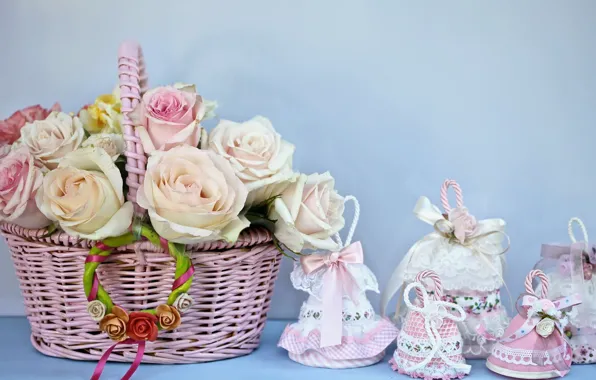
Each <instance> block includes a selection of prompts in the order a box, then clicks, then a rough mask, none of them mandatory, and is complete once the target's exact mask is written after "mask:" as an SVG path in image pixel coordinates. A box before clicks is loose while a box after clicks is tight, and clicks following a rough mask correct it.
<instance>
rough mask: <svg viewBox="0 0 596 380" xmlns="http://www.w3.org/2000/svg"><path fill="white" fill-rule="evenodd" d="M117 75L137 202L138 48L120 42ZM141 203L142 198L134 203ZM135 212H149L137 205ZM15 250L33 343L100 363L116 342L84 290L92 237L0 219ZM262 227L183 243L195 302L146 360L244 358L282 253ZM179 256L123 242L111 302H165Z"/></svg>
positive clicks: (104, 275)
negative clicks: (230, 237) (231, 237)
mask: <svg viewBox="0 0 596 380" xmlns="http://www.w3.org/2000/svg"><path fill="white" fill-rule="evenodd" d="M118 63H119V78H120V92H121V98H122V111H123V113H124V115H125V117H124V122H123V126H124V137H125V140H126V142H127V150H126V152H125V155H126V157H127V164H126V169H127V172H128V177H127V179H126V183H127V185H128V187H129V193H128V194H127V198H128V200H130V201H133V202H135V200H136V192H137V189H138V187H139V184H140V183H142V181H143V178H144V173H145V165H146V162H147V160H146V157H145V155H144V153H143V149H142V146H141V144H140V140H139V138H138V136H137V135H135V131H134V128H133V127H132V125H131V124H130V120H129V119H128V118H127V117H126V114H127V113H128V112H129V111H130V110H132V108H133V107H134V106H135V105H136V104H138V102H139V100H140V96H141V95H142V93H143V91H144V89H145V86H146V77H145V75H144V64H143V58H142V54H141V49H140V47H139V46H138V45H137V44H135V43H124V44H122V46H121V47H120V51H119V60H118ZM135 205H136V203H135ZM136 207H137V208H136V211H137V213H139V214H140V213H142V212H143V210H142V209H141V208H139V207H138V206H136ZM0 232H1V233H2V235H3V236H4V237H5V238H6V242H7V244H8V247H9V249H10V251H11V254H12V259H13V262H14V266H15V270H16V274H17V277H18V279H19V282H20V288H21V293H22V295H23V298H24V302H25V311H26V314H27V318H28V320H29V323H30V325H31V342H32V344H33V346H34V347H35V348H36V349H37V350H39V351H40V352H42V353H44V354H46V355H51V356H57V357H65V358H70V359H79V360H98V359H99V358H100V357H101V355H102V354H103V352H104V351H105V350H106V349H107V348H108V347H110V346H111V345H112V344H113V342H112V341H111V340H110V339H109V338H108V337H107V335H106V334H105V333H103V332H100V331H99V328H98V325H97V323H96V322H94V321H93V320H92V319H91V317H90V316H89V315H88V314H87V311H86V310H87V299H86V297H85V293H84V291H83V283H82V278H83V267H84V262H85V257H86V255H87V253H88V250H89V249H90V248H91V246H92V244H93V242H90V241H87V240H83V239H77V238H73V237H71V236H69V235H67V234H65V233H62V232H57V233H54V234H53V235H51V236H50V237H44V235H45V234H46V230H45V229H42V230H28V229H24V228H21V227H18V226H15V225H12V224H8V223H4V224H1V225H0ZM271 240H272V236H271V234H270V233H269V232H268V231H267V230H265V229H261V228H250V229H248V230H246V231H244V232H243V233H242V234H241V235H240V238H239V239H238V241H237V242H236V243H235V244H227V243H225V242H219V241H218V242H210V243H203V244H196V245H192V246H187V249H186V252H187V253H188V254H189V255H190V257H191V258H192V262H193V264H194V267H195V274H194V281H193V284H192V287H191V290H190V292H189V293H190V295H191V296H192V297H193V298H194V300H195V302H194V304H193V306H192V307H191V309H190V310H189V311H187V312H185V313H184V314H183V316H182V324H181V326H180V327H178V328H177V329H176V330H174V331H162V332H160V334H159V337H158V340H157V341H155V342H151V343H150V344H148V345H147V349H146V351H145V354H144V356H143V362H145V363H197V362H205V361H212V360H219V359H226V358H232V357H236V356H241V355H246V354H249V353H250V352H252V351H253V350H254V349H255V348H257V347H258V345H259V340H260V336H261V332H262V330H263V327H264V325H265V321H266V318H267V311H268V310H269V305H270V302H271V296H272V293H273V285H274V283H275V279H276V277H277V274H278V272H279V264H280V259H281V255H280V253H279V252H278V251H277V250H276V248H275V247H274V245H273V244H272V243H271ZM174 268H175V267H174V260H173V259H172V258H171V257H170V256H169V255H167V254H165V253H164V252H163V251H162V250H161V248H158V247H155V246H153V245H152V244H151V243H149V242H146V241H144V242H137V243H135V244H132V245H129V246H126V247H121V248H119V249H118V250H117V251H116V252H114V253H113V254H112V255H110V256H109V258H108V260H106V261H105V262H104V263H103V264H102V265H101V266H100V267H99V268H98V270H97V274H98V276H99V278H100V279H101V283H102V284H103V286H104V287H105V289H106V290H107V291H108V292H109V293H110V295H111V296H112V299H113V300H114V302H115V304H118V305H119V306H121V307H123V308H124V309H127V310H131V311H133V310H141V309H147V308H154V307H156V306H158V305H159V304H162V303H164V302H165V301H166V299H167V297H168V294H169V293H170V291H171V286H172V282H173V279H174ZM135 354H136V347H134V346H127V345H120V346H117V347H116V348H115V349H114V351H113V353H112V355H111V356H110V360H112V361H125V362H131V361H133V360H134V357H135Z"/></svg>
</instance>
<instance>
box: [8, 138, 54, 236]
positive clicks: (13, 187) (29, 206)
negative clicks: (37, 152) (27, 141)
mask: <svg viewBox="0 0 596 380" xmlns="http://www.w3.org/2000/svg"><path fill="white" fill-rule="evenodd" d="M38 165H39V166H38ZM42 182H43V173H42V169H41V164H39V163H38V164H36V163H35V159H34V158H33V156H32V155H31V153H30V152H29V150H28V149H27V147H20V148H18V149H16V150H12V151H9V152H8V154H7V155H6V156H5V157H3V158H2V160H0V220H6V221H9V222H11V223H14V224H16V225H18V226H21V227H25V228H42V227H46V226H48V225H49V224H50V223H51V222H50V221H49V220H48V219H47V218H46V217H45V216H44V215H43V214H42V213H41V212H40V211H39V209H38V208H37V205H36V204H35V194H36V193H37V191H38V189H39V188H40V187H41V184H42Z"/></svg>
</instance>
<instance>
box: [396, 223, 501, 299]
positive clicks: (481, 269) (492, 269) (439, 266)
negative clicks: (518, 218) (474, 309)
mask: <svg viewBox="0 0 596 380" xmlns="http://www.w3.org/2000/svg"><path fill="white" fill-rule="evenodd" d="M496 236H498V234H496ZM475 244H477V246H479V247H480V248H481V249H482V251H484V252H489V253H493V255H490V254H485V255H483V257H484V258H485V259H486V260H484V259H483V258H480V257H479V255H480V254H479V253H477V252H475V251H474V250H473V249H472V248H470V247H468V246H463V245H460V244H458V243H455V242H450V241H449V239H447V238H445V237H443V236H441V235H439V234H438V233H436V232H433V233H430V234H428V235H426V236H425V237H424V238H423V239H422V240H420V241H419V242H418V243H416V244H415V245H414V246H413V247H412V248H411V249H410V250H415V251H416V252H414V253H413V254H412V255H411V261H410V263H409V265H408V267H407V269H406V273H405V281H406V282H412V281H414V280H415V278H416V275H417V274H418V272H420V271H422V270H425V269H432V270H434V271H435V272H437V274H438V275H439V276H440V277H441V281H442V283H443V287H444V288H445V290H475V291H483V292H489V291H493V290H496V289H499V288H500V287H501V286H502V285H503V282H502V276H503V264H504V257H503V255H500V256H499V255H497V253H499V252H500V251H502V249H503V248H502V245H501V243H500V240H498V239H497V238H493V237H486V238H484V239H481V240H478V241H477V242H476V243H475ZM408 255H410V253H408ZM406 257H407V256H406ZM487 261H488V262H489V263H490V265H487Z"/></svg>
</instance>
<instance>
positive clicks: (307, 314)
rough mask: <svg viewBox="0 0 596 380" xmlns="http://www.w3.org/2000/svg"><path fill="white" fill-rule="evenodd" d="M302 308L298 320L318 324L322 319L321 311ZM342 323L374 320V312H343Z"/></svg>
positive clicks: (368, 310)
mask: <svg viewBox="0 0 596 380" xmlns="http://www.w3.org/2000/svg"><path fill="white" fill-rule="evenodd" d="M305 306H306V305H304V306H302V309H300V320H303V321H309V322H319V321H320V320H321V319H322V318H323V310H321V309H316V308H309V307H305ZM341 315H342V321H343V322H358V321H362V320H373V319H375V311H374V310H373V308H372V307H369V308H366V309H364V310H344V311H342V313H341Z"/></svg>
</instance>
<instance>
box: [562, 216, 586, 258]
mask: <svg viewBox="0 0 596 380" xmlns="http://www.w3.org/2000/svg"><path fill="white" fill-rule="evenodd" d="M573 222H575V223H576V224H577V225H578V226H579V229H580V230H581V231H582V234H583V235H584V243H585V245H586V250H588V241H589V240H588V231H586V225H585V224H584V222H582V221H581V219H580V218H577V217H573V218H571V219H569V224H568V225H567V232H569V238H570V239H571V242H572V243H576V242H577V239H575V234H574V233H573Z"/></svg>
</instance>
